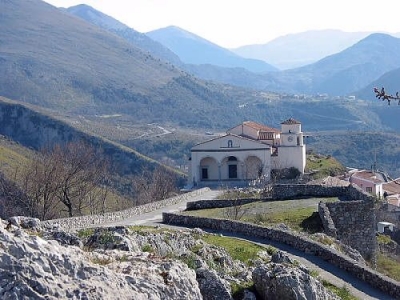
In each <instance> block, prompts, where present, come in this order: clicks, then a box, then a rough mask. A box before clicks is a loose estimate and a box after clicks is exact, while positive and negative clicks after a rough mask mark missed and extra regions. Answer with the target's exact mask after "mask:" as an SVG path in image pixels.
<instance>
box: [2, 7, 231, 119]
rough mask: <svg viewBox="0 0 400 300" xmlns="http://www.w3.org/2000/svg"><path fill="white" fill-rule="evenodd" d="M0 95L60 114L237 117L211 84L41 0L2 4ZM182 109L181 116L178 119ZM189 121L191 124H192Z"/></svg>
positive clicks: (174, 117)
mask: <svg viewBox="0 0 400 300" xmlns="http://www.w3.org/2000/svg"><path fill="white" fill-rule="evenodd" d="M0 5H1V6H0V10H1V18H0V26H1V28H2V29H3V30H1V32H0V40H1V41H2V47H1V50H0V51H1V52H0V95H3V96H5V97H7V98H11V99H19V100H22V101H24V102H27V103H32V104H36V105H39V106H42V107H46V108H49V109H52V110H55V111H57V112H58V113H62V114H64V115H68V114H72V115H77V114H81V115H89V116H95V115H100V116H101V115H115V114H121V115H123V116H125V117H126V118H128V119H130V120H131V122H132V123H135V122H146V123H152V122H160V121H161V122H165V121H167V120H178V119H179V122H180V123H182V125H185V126H191V125H192V126H193V125H196V124H195V123H196V119H197V118H196V117H197V116H198V115H199V114H198V113H199V111H200V110H201V111H202V113H203V114H204V118H203V119H202V120H199V122H204V123H205V124H209V123H211V118H210V117H209V116H210V115H211V112H213V111H215V109H220V118H219V119H218V120H219V121H220V122H221V123H223V122H226V120H227V119H230V118H231V117H232V115H235V113H234V112H233V111H232V109H231V108H230V105H229V104H230V103H231V99H229V98H228V97H226V96H225V95H224V94H223V88H222V87H221V86H215V85H208V84H207V83H205V82H203V81H200V80H197V79H196V78H194V77H192V76H190V75H188V74H187V73H185V72H183V71H181V70H179V69H178V68H176V67H175V66H173V65H171V64H169V63H166V62H163V61H161V59H159V58H155V57H153V56H152V55H150V54H148V53H144V52H142V51H141V50H140V49H139V48H138V47H134V46H132V44H130V43H128V42H127V41H125V40H124V39H122V38H120V37H118V36H116V35H115V34H110V33H108V32H106V31H104V30H102V29H100V28H99V27H97V26H94V25H90V24H88V23H87V22H85V21H83V20H81V19H79V18H77V17H74V16H72V15H70V14H69V13H67V12H64V11H61V10H59V9H57V8H55V7H53V6H51V5H48V4H46V3H44V2H42V1H39V0H28V1H24V2H21V1H17V0H10V1H2V2H0ZM182 111H185V115H184V116H183V118H182V113H181V112H182ZM193 120H194V124H193V123H192V124H190V123H191V122H193Z"/></svg>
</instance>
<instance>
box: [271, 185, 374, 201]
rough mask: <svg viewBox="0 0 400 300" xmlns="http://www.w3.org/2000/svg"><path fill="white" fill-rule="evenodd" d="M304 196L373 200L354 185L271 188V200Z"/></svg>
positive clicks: (281, 186)
mask: <svg viewBox="0 0 400 300" xmlns="http://www.w3.org/2000/svg"><path fill="white" fill-rule="evenodd" d="M305 196H313V197H341V198H342V199H344V200H345V199H347V200H364V201H374V200H375V198H374V197H373V196H371V195H369V194H367V193H364V192H363V191H362V190H361V189H360V188H359V187H357V186H356V185H349V186H325V185H308V184H277V185H275V186H274V187H273V188H272V199H273V200H283V199H286V200H287V199H296V198H301V197H305Z"/></svg>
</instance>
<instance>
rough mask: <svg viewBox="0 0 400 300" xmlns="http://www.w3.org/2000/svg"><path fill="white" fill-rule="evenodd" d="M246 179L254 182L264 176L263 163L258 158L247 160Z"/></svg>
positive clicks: (252, 157) (253, 157)
mask: <svg viewBox="0 0 400 300" xmlns="http://www.w3.org/2000/svg"><path fill="white" fill-rule="evenodd" d="M245 166H246V168H245V172H246V174H245V179H247V180H254V179H257V178H259V177H261V175H262V174H263V163H262V161H261V159H259V158H258V157H257V156H248V157H247V158H246V160H245Z"/></svg>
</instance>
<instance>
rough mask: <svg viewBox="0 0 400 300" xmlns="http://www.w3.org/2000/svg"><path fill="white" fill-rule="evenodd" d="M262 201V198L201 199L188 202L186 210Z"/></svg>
mask: <svg viewBox="0 0 400 300" xmlns="http://www.w3.org/2000/svg"><path fill="white" fill-rule="evenodd" d="M257 201H260V199H235V200H199V201H191V202H188V203H186V210H199V209H209V208H224V207H232V206H236V205H244V204H248V203H253V202H257Z"/></svg>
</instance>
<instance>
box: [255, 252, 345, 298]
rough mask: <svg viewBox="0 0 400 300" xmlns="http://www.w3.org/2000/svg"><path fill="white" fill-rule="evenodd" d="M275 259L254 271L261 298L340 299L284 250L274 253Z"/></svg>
mask: <svg viewBox="0 0 400 300" xmlns="http://www.w3.org/2000/svg"><path fill="white" fill-rule="evenodd" d="M273 261H275V262H271V263H269V264H267V265H262V266H258V267H256V268H255V269H254V271H253V281H254V285H255V288H256V290H257V292H258V293H259V295H260V296H261V299H265V300H266V299H268V300H275V299H276V300H281V299H287V300H291V299H293V300H294V299H296V300H321V299H326V300H328V299H340V298H339V297H337V296H336V295H334V294H333V293H331V292H330V291H328V290H326V289H325V287H324V286H323V285H322V283H320V282H319V281H318V280H317V279H315V278H314V277H312V276H311V275H310V274H309V272H308V271H307V269H306V268H305V267H304V266H303V267H299V266H298V264H293V262H292V261H291V260H290V259H289V258H286V257H285V254H283V253H282V252H281V253H277V254H274V255H273ZM276 262H279V263H276Z"/></svg>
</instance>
